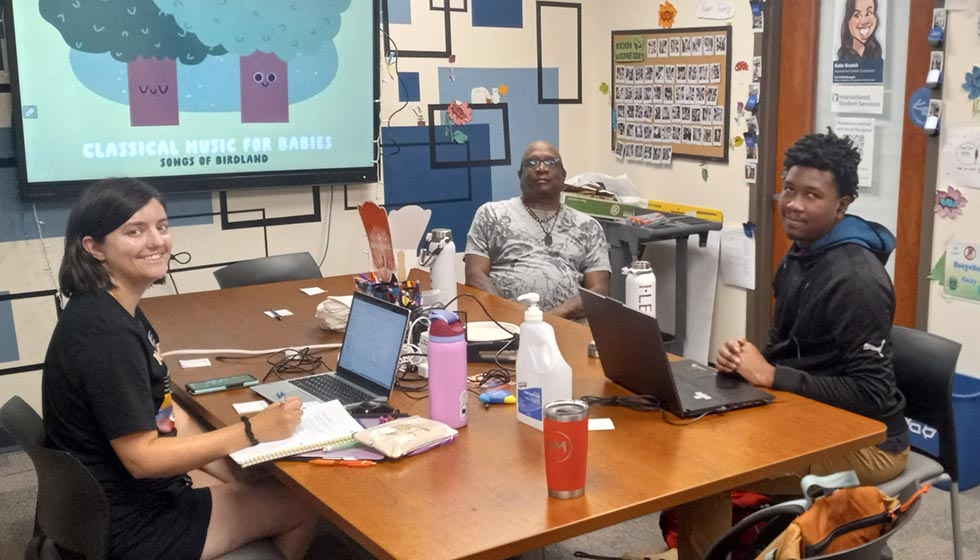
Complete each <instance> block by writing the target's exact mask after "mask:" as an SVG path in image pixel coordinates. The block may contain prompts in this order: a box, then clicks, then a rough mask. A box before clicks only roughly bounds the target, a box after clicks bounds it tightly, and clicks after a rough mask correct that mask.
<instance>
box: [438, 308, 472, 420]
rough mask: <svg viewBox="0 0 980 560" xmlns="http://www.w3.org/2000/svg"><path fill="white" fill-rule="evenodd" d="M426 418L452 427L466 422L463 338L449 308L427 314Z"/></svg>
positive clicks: (467, 393) (458, 321)
mask: <svg viewBox="0 0 980 560" xmlns="http://www.w3.org/2000/svg"><path fill="white" fill-rule="evenodd" d="M429 319H431V324H430V325H429V418H431V419H433V420H438V421H440V422H442V423H444V424H448V425H449V426H450V427H453V428H461V427H463V426H465V425H466V408H467V401H468V399H469V392H468V391H467V390H466V337H465V336H464V334H463V324H462V323H461V322H460V320H459V317H458V316H457V315H456V314H455V313H453V312H452V311H446V310H444V309H436V310H434V311H432V312H431V313H430V314H429Z"/></svg>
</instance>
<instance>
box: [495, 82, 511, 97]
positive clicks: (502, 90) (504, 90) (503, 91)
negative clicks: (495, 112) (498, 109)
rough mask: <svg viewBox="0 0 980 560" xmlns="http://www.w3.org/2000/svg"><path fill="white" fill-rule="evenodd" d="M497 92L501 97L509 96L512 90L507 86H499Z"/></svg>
mask: <svg viewBox="0 0 980 560" xmlns="http://www.w3.org/2000/svg"><path fill="white" fill-rule="evenodd" d="M497 91H499V92H500V95H507V92H508V91H510V88H509V87H507V84H500V85H499V86H497Z"/></svg>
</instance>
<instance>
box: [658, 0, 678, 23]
mask: <svg viewBox="0 0 980 560" xmlns="http://www.w3.org/2000/svg"><path fill="white" fill-rule="evenodd" d="M675 17H677V8H675V7H674V5H673V4H671V3H670V2H669V1H667V2H664V3H663V4H661V5H660V27H663V28H664V29H670V28H671V27H673V26H674V18H675Z"/></svg>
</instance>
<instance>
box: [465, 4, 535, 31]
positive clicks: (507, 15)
mask: <svg viewBox="0 0 980 560" xmlns="http://www.w3.org/2000/svg"><path fill="white" fill-rule="evenodd" d="M470 3H471V4H472V7H471V8H470V9H471V10H473V27H516V28H521V27H524V12H523V7H522V6H521V0H470Z"/></svg>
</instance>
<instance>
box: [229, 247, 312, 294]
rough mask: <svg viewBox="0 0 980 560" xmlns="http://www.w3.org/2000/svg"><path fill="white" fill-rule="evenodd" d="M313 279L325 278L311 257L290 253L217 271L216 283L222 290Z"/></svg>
mask: <svg viewBox="0 0 980 560" xmlns="http://www.w3.org/2000/svg"><path fill="white" fill-rule="evenodd" d="M311 278H323V273H322V272H320V267H319V266H317V264H316V261H315V260H313V255H311V254H309V253H289V254H287V255H273V256H271V257H261V258H258V259H250V260H247V261H239V262H236V263H232V264H230V265H228V266H226V267H223V268H219V269H218V270H215V271H214V279H215V280H217V281H218V286H219V287H220V288H221V289H224V288H237V287H239V286H252V285H255V284H268V283H269V282H284V281H286V280H307V279H311Z"/></svg>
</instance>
